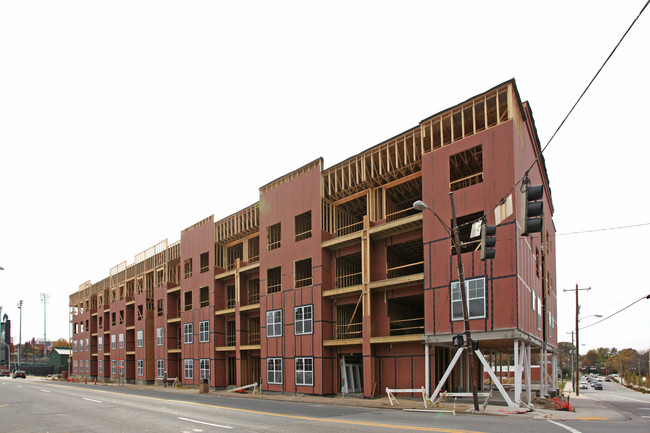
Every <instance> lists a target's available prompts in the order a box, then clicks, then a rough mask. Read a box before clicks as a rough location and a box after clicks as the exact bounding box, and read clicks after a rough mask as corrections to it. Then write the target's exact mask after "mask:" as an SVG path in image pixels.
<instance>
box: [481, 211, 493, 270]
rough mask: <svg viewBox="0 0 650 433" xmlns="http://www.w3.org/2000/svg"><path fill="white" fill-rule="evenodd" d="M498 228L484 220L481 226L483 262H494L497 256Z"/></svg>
mask: <svg viewBox="0 0 650 433" xmlns="http://www.w3.org/2000/svg"><path fill="white" fill-rule="evenodd" d="M496 234H497V226H489V225H488V224H487V222H486V221H485V220H484V221H483V224H481V260H492V259H493V258H494V256H495V255H496V250H495V249H494V247H495V246H496V244H497V238H496V237H495V236H496Z"/></svg>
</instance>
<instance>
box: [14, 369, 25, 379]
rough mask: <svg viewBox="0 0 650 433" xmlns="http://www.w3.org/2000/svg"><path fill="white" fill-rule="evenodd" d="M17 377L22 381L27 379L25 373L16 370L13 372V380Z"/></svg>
mask: <svg viewBox="0 0 650 433" xmlns="http://www.w3.org/2000/svg"><path fill="white" fill-rule="evenodd" d="M19 377H22V378H23V379H27V373H25V372H24V371H23V370H16V371H15V372H14V379H17V378H19Z"/></svg>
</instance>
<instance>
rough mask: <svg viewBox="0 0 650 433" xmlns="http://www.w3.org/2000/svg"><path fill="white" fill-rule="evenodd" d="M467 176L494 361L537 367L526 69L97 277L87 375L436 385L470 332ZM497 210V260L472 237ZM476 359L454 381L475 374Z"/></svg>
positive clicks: (477, 306) (536, 261)
mask: <svg viewBox="0 0 650 433" xmlns="http://www.w3.org/2000/svg"><path fill="white" fill-rule="evenodd" d="M524 175H526V176H527V178H529V179H530V181H531V182H532V183H533V184H540V185H543V188H544V196H543V209H544V213H543V229H542V231H541V233H534V234H532V235H530V236H522V235H521V225H520V223H519V217H520V216H521V215H520V214H521V211H520V207H521V201H522V198H521V196H520V193H519V186H520V184H521V182H520V181H521V179H522V178H523V177H524ZM450 192H453V200H454V204H455V212H456V215H457V221H458V226H459V234H460V238H461V242H462V247H461V258H462V260H463V263H464V273H465V277H466V279H467V292H466V293H467V295H468V301H467V307H468V311H469V319H470V320H469V323H470V326H471V330H472V336H473V339H475V340H477V341H478V342H479V345H480V347H481V350H482V352H484V353H485V354H486V355H487V358H488V359H489V362H490V363H491V364H493V365H497V364H499V363H512V362H513V361H512V360H513V359H514V362H515V363H516V365H517V366H518V368H519V369H520V370H521V369H522V366H525V365H528V366H529V365H530V361H531V351H534V352H535V353H536V354H537V353H539V355H538V356H539V358H540V359H541V360H542V362H545V361H546V360H547V359H548V354H552V353H553V352H555V348H556V346H557V326H556V323H557V322H556V311H557V307H556V287H555V245H554V239H555V238H554V234H555V228H554V225H553V220H552V216H553V205H552V201H551V196H550V189H549V182H548V178H547V173H546V169H545V166H544V159H543V158H542V157H541V148H540V144H539V140H538V137H537V133H536V128H535V124H534V121H533V117H532V112H531V110H530V107H529V105H528V103H525V102H522V101H521V100H520V98H519V94H518V92H517V88H516V85H515V82H514V80H511V81H507V82H505V83H503V84H501V85H499V86H497V87H495V88H493V89H490V90H488V91H487V92H485V93H483V94H480V95H477V96H475V97H473V98H471V99H468V100H467V101H465V102H463V103H461V104H458V105H457V106H454V107H451V108H449V109H446V110H444V111H441V112H439V113H438V114H436V115H434V116H431V117H429V118H427V119H424V120H422V121H421V122H419V123H418V125H417V126H415V127H414V128H412V129H409V130H408V131H405V132H403V133H401V134H399V135H396V136H395V137H393V138H390V139H388V140H387V141H385V142H383V143H380V144H378V145H376V146H373V147H371V148H370V149H368V150H365V151H363V152H361V153H359V154H357V155H355V156H352V157H350V158H349V159H347V160H345V161H343V162H341V163H338V164H336V165H334V166H332V167H330V168H324V167H323V161H322V160H321V159H317V160H315V161H313V162H311V163H309V164H307V165H305V166H303V167H300V168H298V169H296V170H295V171H293V172H291V173H288V174H286V175H284V176H282V177H280V178H278V179H276V180H274V181H272V182H270V183H267V184H266V185H264V186H262V187H261V188H260V190H259V202H258V203H255V204H253V205H251V206H249V207H247V208H245V209H242V210H240V211H238V212H236V213H234V214H232V215H230V216H228V217H227V218H224V219H222V220H219V221H214V219H213V217H209V218H206V219H204V220H202V221H200V222H198V223H197V224H194V225H193V226H191V227H189V228H187V229H185V230H183V231H182V232H181V236H180V241H179V242H178V243H175V244H171V245H168V244H167V241H164V242H161V243H160V244H158V245H156V246H154V247H152V248H149V249H148V250H146V251H144V252H143V253H140V254H138V255H137V256H136V257H135V260H134V263H133V264H131V265H127V264H126V263H122V264H120V265H118V266H116V267H114V268H112V269H111V272H110V275H109V277H107V278H106V279H104V280H102V281H100V282H98V283H95V284H91V283H90V282H88V283H84V284H83V285H82V286H81V287H80V289H79V291H78V292H76V293H74V294H72V295H71V296H70V306H71V322H72V329H73V337H72V344H73V355H74V360H73V372H72V373H73V374H75V375H81V376H87V377H89V378H90V379H94V378H99V380H110V379H113V380H114V379H117V378H124V379H125V380H127V381H131V382H140V383H152V382H154V381H160V380H161V378H162V377H163V375H164V374H165V372H167V375H168V377H169V378H179V379H180V380H181V381H182V382H183V383H184V384H195V385H196V384H199V383H202V381H203V380H208V381H209V383H210V385H211V386H212V387H226V386H231V385H232V386H243V385H247V384H251V383H253V382H260V381H261V382H262V388H263V389H264V390H268V391H279V392H290V393H294V392H296V393H305V394H334V393H337V392H340V391H341V389H342V388H343V389H344V390H345V391H346V392H352V393H360V394H362V395H363V396H365V397H371V396H373V395H378V394H383V393H384V392H385V391H384V390H385V388H387V387H388V388H400V389H405V388H406V389H414V388H419V387H421V386H425V387H426V388H427V389H429V390H430V389H433V387H435V386H436V385H437V383H438V381H439V380H440V378H441V377H442V376H443V373H444V372H445V370H446V368H447V366H448V364H449V362H450V360H451V359H452V357H453V355H454V353H455V351H456V350H457V348H455V347H453V346H452V344H451V342H452V337H453V336H454V335H456V334H459V333H462V332H463V330H464V321H463V313H462V310H463V305H462V300H461V296H460V295H461V293H460V288H459V284H458V271H457V267H456V259H457V258H456V252H455V251H454V250H453V249H452V243H451V239H450V236H449V233H448V232H447V231H446V230H447V229H446V228H445V226H449V227H451V226H452V214H451V203H450ZM416 200H422V201H424V202H425V203H426V204H427V205H428V206H429V207H430V209H432V210H433V211H434V212H424V213H422V212H419V211H417V210H415V209H414V208H413V203H414V202H415V201H416ZM482 219H486V220H487V222H488V223H489V224H497V225H498V228H497V240H498V242H497V246H496V251H497V252H496V257H495V258H494V259H493V260H486V261H481V260H480V252H479V250H480V246H479V242H480V238H472V237H471V235H470V223H472V222H474V221H479V220H482ZM461 359H462V361H461V362H460V363H459V366H458V368H456V369H454V371H453V373H452V374H451V375H450V376H449V378H448V379H447V383H446V384H445V385H446V386H445V387H446V388H447V389H458V388H462V389H466V390H467V389H469V388H470V386H469V383H468V381H469V379H468V378H469V375H468V365H469V363H468V362H467V359H466V357H465V358H461ZM524 359H525V361H526V362H524ZM481 368H484V367H481ZM477 377H483V375H482V374H481V375H480V376H478V375H477ZM547 379H548V378H547ZM545 380H546V379H545ZM480 385H483V384H480ZM543 385H545V384H543ZM485 386H488V385H485ZM528 388H529V389H530V385H529V386H528Z"/></svg>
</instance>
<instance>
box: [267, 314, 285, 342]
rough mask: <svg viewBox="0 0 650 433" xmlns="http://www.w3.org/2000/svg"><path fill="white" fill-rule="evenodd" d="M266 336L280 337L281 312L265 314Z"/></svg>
mask: <svg viewBox="0 0 650 433" xmlns="http://www.w3.org/2000/svg"><path fill="white" fill-rule="evenodd" d="M266 336H267V337H282V310H273V311H267V312H266Z"/></svg>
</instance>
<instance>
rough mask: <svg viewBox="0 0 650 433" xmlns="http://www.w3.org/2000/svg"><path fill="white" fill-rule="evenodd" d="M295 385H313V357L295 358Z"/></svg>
mask: <svg viewBox="0 0 650 433" xmlns="http://www.w3.org/2000/svg"><path fill="white" fill-rule="evenodd" d="M296 385H305V386H313V385H314V358H296Z"/></svg>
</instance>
